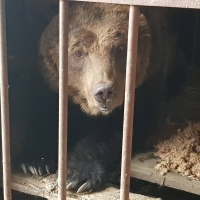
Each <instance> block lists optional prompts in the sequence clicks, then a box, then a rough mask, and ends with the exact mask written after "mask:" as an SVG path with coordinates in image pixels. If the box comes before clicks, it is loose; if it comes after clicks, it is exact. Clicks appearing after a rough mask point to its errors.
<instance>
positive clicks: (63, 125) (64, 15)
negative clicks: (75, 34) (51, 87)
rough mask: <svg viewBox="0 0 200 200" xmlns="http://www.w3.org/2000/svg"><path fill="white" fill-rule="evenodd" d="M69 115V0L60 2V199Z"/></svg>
mask: <svg viewBox="0 0 200 200" xmlns="http://www.w3.org/2000/svg"><path fill="white" fill-rule="evenodd" d="M67 115H68V0H60V3H59V148H58V149H59V150H58V157H59V159H58V186H59V187H58V199H59V200H66V178H67V173H66V170H67Z"/></svg>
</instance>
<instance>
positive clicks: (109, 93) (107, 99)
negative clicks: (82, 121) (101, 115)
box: [93, 83, 117, 111]
mask: <svg viewBox="0 0 200 200" xmlns="http://www.w3.org/2000/svg"><path fill="white" fill-rule="evenodd" d="M116 92H117V91H116V90H115V87H114V86H113V85H112V84H107V83H100V84H98V85H97V86H96V87H95V88H94V89H93V96H94V99H95V100H96V101H97V102H98V105H99V109H100V111H109V110H111V109H112V107H113V106H112V105H113V101H114V100H115V97H116Z"/></svg>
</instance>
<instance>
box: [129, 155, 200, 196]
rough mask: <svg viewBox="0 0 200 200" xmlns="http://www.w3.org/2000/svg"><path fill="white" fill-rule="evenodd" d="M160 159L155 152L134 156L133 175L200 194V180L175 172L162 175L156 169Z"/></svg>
mask: <svg viewBox="0 0 200 200" xmlns="http://www.w3.org/2000/svg"><path fill="white" fill-rule="evenodd" d="M158 161H159V159H158V158H156V157H155V156H154V155H153V152H148V153H141V154H138V155H136V156H134V157H133V159H132V161H131V177H134V178H138V179H142V180H146V181H149V182H152V183H158V184H159V185H161V186H168V187H171V188H175V189H178V190H183V191H186V192H190V193H194V194H198V195H200V182H199V181H197V180H191V179H189V178H187V177H185V176H181V175H179V174H175V173H173V172H169V173H167V174H166V175H165V176H161V175H160V174H159V172H157V171H155V170H154V167H155V166H156V164H157V162H158Z"/></svg>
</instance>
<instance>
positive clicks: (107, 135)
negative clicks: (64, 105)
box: [21, 1, 177, 192]
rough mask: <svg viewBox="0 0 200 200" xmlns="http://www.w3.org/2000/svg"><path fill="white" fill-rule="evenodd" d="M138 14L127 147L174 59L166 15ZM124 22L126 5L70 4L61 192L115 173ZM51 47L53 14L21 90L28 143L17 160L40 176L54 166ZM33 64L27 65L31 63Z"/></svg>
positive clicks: (140, 133) (151, 114)
mask: <svg viewBox="0 0 200 200" xmlns="http://www.w3.org/2000/svg"><path fill="white" fill-rule="evenodd" d="M36 2H37V1H36ZM46 2H47V1H46ZM51 3H52V2H51ZM51 6H52V5H51ZM140 12H141V14H140V20H139V41H138V56H137V77H136V86H137V89H136V100H135V120H134V143H133V145H134V146H133V147H134V149H137V147H138V146H139V147H141V143H142V142H143V141H144V139H145V136H146V135H147V134H148V133H149V132H151V131H152V128H153V127H154V125H155V123H156V119H157V116H158V115H157V114H158V111H159V107H160V103H161V100H162V98H163V93H164V89H165V88H166V85H165V83H166V80H167V77H168V74H169V72H170V71H171V69H173V66H174V65H176V64H175V62H174V60H175V57H176V54H177V53H176V45H175V39H174V35H173V34H172V31H171V29H170V26H169V21H168V19H167V18H168V17H169V16H168V10H167V9H165V8H155V7H141V9H140ZM41 16H42V15H40V17H41ZM46 16H47V15H46V14H45V17H46ZM49 16H51V15H48V17H49ZM128 17H129V6H127V5H115V4H103V3H86V2H70V3H69V20H70V22H69V46H68V50H69V60H68V62H69V80H68V89H69V97H70V99H71V101H70V102H69V123H68V133H69V135H68V136H69V139H68V149H69V154H68V169H67V171H68V175H67V183H68V184H67V189H74V190H77V191H78V192H85V191H94V190H97V189H99V188H100V187H102V186H103V184H104V183H105V182H107V181H109V180H111V179H112V177H113V172H114V171H119V169H120V160H121V142H122V141H121V140H122V124H123V99H124V87H125V73H126V53H127V52H126V51H127V34H128ZM50 18H51V17H50ZM29 26H30V25H29ZM33 30H34V31H36V30H35V29H34V26H33V27H32V28H31V27H30V31H29V32H30V33H32V34H33V32H34V31H33ZM41 30H42V28H41ZM33 35H34V34H33ZM36 35H37V34H36ZM38 35H39V34H38ZM33 38H34V37H33ZM27 41H29V40H28V39H27ZM33 41H34V39H33ZM33 41H31V39H30V42H32V43H34V42H33ZM34 45H35V44H34ZM35 46H37V42H36V45H35ZM58 46H59V23H58V15H56V16H54V17H52V19H51V21H50V23H49V24H48V25H47V27H46V28H45V30H44V31H43V33H42V35H41V39H40V43H39V50H38V51H39V57H40V58H39V60H40V61H39V64H38V66H39V67H38V70H36V69H33V70H32V71H31V72H29V74H30V76H29V77H30V80H29V83H28V81H27V83H28V84H27V85H28V86H26V87H28V93H27V94H28V96H27V98H28V99H29V100H27V101H28V102H29V105H30V106H29V107H30V108H29V109H28V111H29V116H28V117H27V121H28V127H29V128H28V130H26V131H27V132H28V135H29V136H30V137H29V140H30V142H28V141H26V143H27V144H28V145H27V146H28V147H27V148H26V150H25V151H24V152H25V153H24V155H23V156H21V159H22V165H21V166H22V169H23V171H24V172H25V173H31V174H37V175H42V174H44V173H50V172H52V171H54V170H56V168H57V167H56V165H57V164H56V163H57V130H58V125H57V121H58V120H57V113H58V106H57V105H58V95H57V93H58V79H59V76H58V60H59V59H58V58H59V48H58ZM27 49H28V48H27ZM35 49H36V47H35ZM28 51H29V50H28ZM35 52H36V51H35ZM35 52H34V53H32V54H34V55H36V54H35ZM32 54H31V55H32ZM35 59H36V56H35V57H34V56H33V57H32V59H30V60H28V59H27V61H26V63H27V64H28V65H32V61H33V63H34V62H35ZM28 65H27V66H28ZM66 84H67V83H66ZM76 104H77V105H76ZM79 107H80V108H81V109H80V108H79ZM41 158H45V159H42V160H41ZM24 160H25V161H24Z"/></svg>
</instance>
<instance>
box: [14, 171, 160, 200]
mask: <svg viewBox="0 0 200 200" xmlns="http://www.w3.org/2000/svg"><path fill="white" fill-rule="evenodd" d="M56 179H57V175H50V176H46V177H31V176H28V175H25V174H14V175H12V184H11V187H12V189H13V190H17V191H20V192H23V193H26V194H30V195H34V196H40V197H44V198H47V199H51V200H57V185H56V184H55V180H56ZM119 196H120V190H119V189H117V188H114V187H113V186H108V187H107V188H106V189H105V190H103V191H100V192H94V193H90V194H81V195H80V194H76V193H72V192H67V200H75V199H80V200H102V199H103V200H117V199H119ZM136 199H137V200H161V199H160V198H152V197H147V196H144V195H139V194H133V193H130V198H129V200H136Z"/></svg>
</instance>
